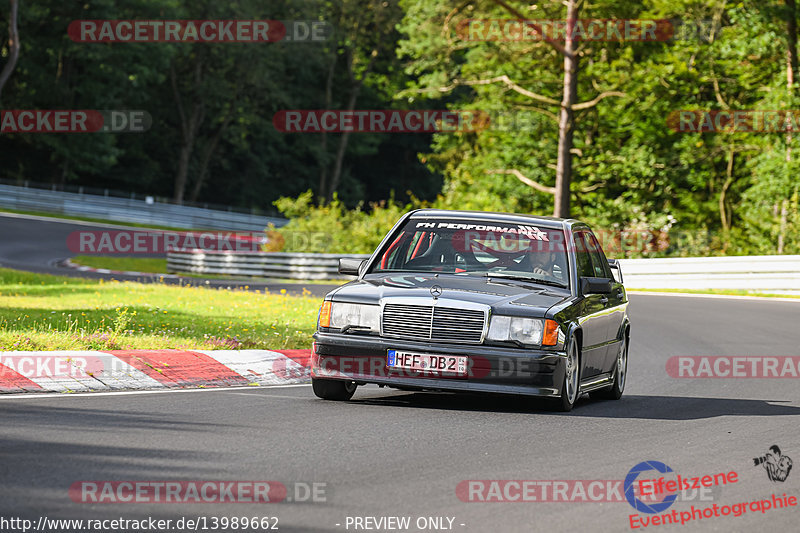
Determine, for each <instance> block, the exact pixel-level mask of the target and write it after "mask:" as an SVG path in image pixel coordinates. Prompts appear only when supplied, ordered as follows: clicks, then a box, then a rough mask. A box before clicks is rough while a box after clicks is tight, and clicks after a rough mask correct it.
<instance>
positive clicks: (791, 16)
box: [778, 0, 797, 254]
mask: <svg viewBox="0 0 800 533" xmlns="http://www.w3.org/2000/svg"><path fill="white" fill-rule="evenodd" d="M785 2H786V10H787V11H788V13H787V16H786V42H787V50H786V92H787V95H788V99H789V105H790V106H791V105H792V102H794V98H793V95H792V92H793V91H794V74H795V72H797V6H796V5H795V0H785ZM791 160H792V128H791V127H789V128H787V129H786V163H787V166H788V163H789V162H790V161H791ZM787 203H788V200H786V199H784V200H783V205H782V208H781V221H780V227H779V230H778V253H779V254H782V253H783V243H784V239H785V237H786V209H787Z"/></svg>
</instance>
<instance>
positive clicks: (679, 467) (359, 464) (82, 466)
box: [0, 295, 800, 533]
mask: <svg viewBox="0 0 800 533" xmlns="http://www.w3.org/2000/svg"><path fill="white" fill-rule="evenodd" d="M629 312H630V316H631V321H632V338H631V351H630V366H629V376H628V379H629V381H628V385H627V388H626V392H625V396H623V398H622V400H620V401H617V402H594V401H591V400H589V399H587V398H584V399H583V400H581V402H580V403H579V404H578V405H577V406H576V408H575V409H574V410H573V411H572V412H571V413H568V414H559V413H551V412H547V411H544V410H543V409H541V408H539V406H537V405H536V404H534V405H530V404H529V403H526V402H523V401H521V400H518V399H514V398H510V399H506V398H492V397H478V396H476V397H464V396H455V395H437V394H432V393H416V394H414V393H407V392H400V391H387V390H386V389H379V388H377V387H368V388H361V389H359V391H358V392H357V393H356V396H355V397H354V399H353V400H352V401H351V402H349V403H335V402H325V401H322V400H318V399H316V398H315V397H314V395H313V393H312V391H311V388H310V386H307V385H300V386H293V387H273V388H258V389H256V388H252V387H251V388H247V389H235V390H233V389H229V390H201V391H189V392H166V393H158V394H154V393H135V394H102V395H101V394H89V395H81V396H60V395H59V396H57V395H50V396H46V397H31V396H28V397H14V398H11V397H5V398H0V428H2V430H0V480H2V483H0V515H2V516H4V517H9V516H17V517H27V518H30V519H33V520H38V518H39V517H40V516H47V517H49V518H80V519H87V518H107V519H114V518H120V517H121V518H124V519H134V518H135V519H141V518H146V517H148V516H150V517H154V518H163V519H173V520H175V519H178V518H180V517H188V518H192V519H196V518H197V517H208V518H207V520H211V517H217V518H219V517H234V516H239V517H241V516H248V517H267V516H272V517H277V518H278V526H279V530H280V531H357V530H358V531H364V530H366V529H364V528H360V529H354V525H353V524H354V523H355V522H353V517H362V518H363V517H376V518H380V517H389V516H399V517H404V516H407V517H411V524H412V527H411V528H410V529H408V531H420V529H417V528H416V525H415V523H416V520H417V519H418V518H419V517H450V518H453V519H454V520H453V522H452V530H454V531H465V532H467V531H469V532H497V533H501V532H507V531H508V532H511V531H515V532H516V531H518V532H532V531H546V532H556V531H564V532H572V531H631V526H630V523H629V515H631V514H634V509H633V507H632V506H630V505H629V504H628V503H627V502H625V501H622V502H604V503H595V502H558V503H541V502H538V501H537V502H514V503H496V502H495V503H492V502H490V503H486V502H472V503H468V502H463V501H461V500H460V499H459V497H458V496H457V494H456V487H457V486H458V484H459V482H461V481H463V480H621V479H624V478H625V476H626V475H627V474H628V472H629V470H631V469H632V467H634V465H636V464H637V463H640V462H642V461H646V460H649V461H661V462H663V463H665V464H666V465H669V466H670V467H671V468H672V469H673V470H674V471H675V472H677V473H678V474H681V475H682V476H684V477H699V476H704V475H714V474H718V473H727V472H730V471H735V472H736V473H737V474H738V480H737V482H736V483H732V484H729V485H726V486H724V487H722V488H720V489H717V490H715V491H714V492H713V494H712V495H711V496H707V497H706V499H705V500H704V501H700V500H696V501H678V502H676V503H675V504H674V506H673V507H672V508H671V509H669V510H668V511H666V512H667V513H668V512H671V511H672V510H677V511H678V512H681V511H688V510H690V509H691V506H692V505H694V506H697V507H699V508H704V507H711V506H712V505H715V504H716V505H719V506H725V505H733V504H736V503H743V502H751V501H753V500H762V499H765V498H770V497H771V496H772V495H773V494H775V495H777V496H778V497H780V496H782V495H783V494H784V493H786V494H787V495H788V496H792V495H794V496H800V490H798V489H799V488H800V471H797V469H796V468H795V471H793V472H790V475H789V476H788V478H787V479H786V481H785V482H773V481H770V479H768V477H767V474H766V471H765V469H764V468H762V467H761V466H754V463H753V458H754V457H759V456H763V455H764V454H765V453H766V452H767V450H768V448H769V447H770V446H771V445H773V444H777V445H778V446H780V448H781V450H782V452H783V454H784V455H786V456H788V457H791V458H793V459H794V461H797V460H799V459H800V429H799V428H798V420H800V418H798V417H799V416H800V390H799V389H798V386H797V383H798V381H797V379H676V378H672V377H670V376H669V375H668V374H667V373H666V371H665V364H666V361H667V359H668V358H669V357H671V356H675V355H709V356H711V355H729V356H766V355H792V356H800V346H799V345H798V344H799V343H798V339H799V338H800V334H798V326H799V325H800V302H788V301H777V300H775V301H769V300H756V299H727V298H705V297H680V296H655V295H632V296H631V305H630V308H629ZM82 480H96V481H102V480H111V481H125V480H149V481H175V480H179V481H191V480H195V481H199V480H225V481H233V480H250V481H252V480H274V481H280V482H282V483H283V484H284V485H286V486H287V487H294V485H293V484H294V483H307V484H310V483H324V484H325V485H324V490H325V495H324V498H320V499H324V500H325V501H324V502H323V501H318V502H316V503H308V502H303V503H297V502H296V501H292V502H285V503H270V504H260V505H256V504H243V503H224V504H207V503H178V504H175V503H173V504H142V503H139V504H132V503H105V504H96V503H95V504H82V503H73V501H71V499H70V497H69V495H68V489H69V487H70V485H71V484H73V483H75V482H77V481H82ZM291 494H292V490H291V489H290V496H291ZM709 498H711V499H709ZM712 500H713V501H712ZM647 516H655V515H647ZM348 517H351V518H350V522H348ZM797 521H798V507H789V508H784V509H777V510H769V511H767V512H765V513H762V512H760V511H759V510H757V509H756V510H755V511H751V510H748V511H747V512H746V513H744V514H743V515H741V516H738V517H735V516H733V515H730V516H724V517H722V516H720V517H713V518H704V519H701V520H698V521H693V522H689V523H687V524H686V525H684V526H681V525H666V526H664V525H660V526H657V525H651V526H650V527H648V528H646V529H647V530H648V531H649V530H657V531H661V530H671V531H796V527H797V526H796V524H797ZM207 523H208V524H210V522H207ZM348 523H349V524H350V525H349V527H346V526H347V524H348ZM364 523H365V522H362V524H364ZM337 524H338V525H337ZM370 524H372V525H374V524H373V523H370ZM444 524H445V526H447V525H448V521H447V520H445V521H444ZM462 524H463V525H462ZM423 525H424V524H423ZM228 530H232V529H230V528H229V529H228ZM383 530H389V529H383ZM639 530H641V528H640V529H639Z"/></svg>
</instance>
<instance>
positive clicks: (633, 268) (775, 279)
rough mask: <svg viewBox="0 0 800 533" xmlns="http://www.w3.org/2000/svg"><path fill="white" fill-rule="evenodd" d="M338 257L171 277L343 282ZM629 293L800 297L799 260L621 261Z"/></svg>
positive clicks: (176, 265)
mask: <svg viewBox="0 0 800 533" xmlns="http://www.w3.org/2000/svg"><path fill="white" fill-rule="evenodd" d="M340 257H352V258H359V259H366V258H368V257H369V256H368V255H360V254H312V253H278V252H268V253H231V252H207V251H199V250H198V251H192V252H170V253H168V254H167V268H168V270H169V272H175V273H181V272H189V273H195V274H231V275H241V276H256V277H273V278H286V279H307V280H314V279H316V280H320V279H322V280H324V279H337V278H338V279H341V278H344V277H347V276H342V275H341V274H338V272H337V268H338V260H339V258H340ZM620 265H621V266H622V274H623V277H624V280H625V286H626V287H627V288H629V289H743V290H751V291H766V292H800V256H798V255H767V256H743V257H696V258H695V257H692V258H666V259H621V260H620Z"/></svg>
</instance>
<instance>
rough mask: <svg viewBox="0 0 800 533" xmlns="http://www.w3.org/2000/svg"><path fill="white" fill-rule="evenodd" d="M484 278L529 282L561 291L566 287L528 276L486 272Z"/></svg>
mask: <svg viewBox="0 0 800 533" xmlns="http://www.w3.org/2000/svg"><path fill="white" fill-rule="evenodd" d="M484 277H487V278H502V279H512V280H514V281H530V282H533V283H540V284H542V285H550V286H551V287H559V288H561V289H566V288H567V286H566V285H564V284H563V283H559V282H557V281H550V280H548V279H540V278H532V277H530V276H516V275H513V274H503V273H501V272H486V273H485V274H484Z"/></svg>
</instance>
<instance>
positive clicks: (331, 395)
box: [311, 378, 358, 402]
mask: <svg viewBox="0 0 800 533" xmlns="http://www.w3.org/2000/svg"><path fill="white" fill-rule="evenodd" d="M311 388H312V389H314V394H316V395H317V397H318V398H322V399H323V400H335V401H339V402H346V401H347V400H349V399H350V398H352V397H353V394H355V392H356V389H357V388H358V385H356V382H355V381H342V380H339V379H322V378H311Z"/></svg>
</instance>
